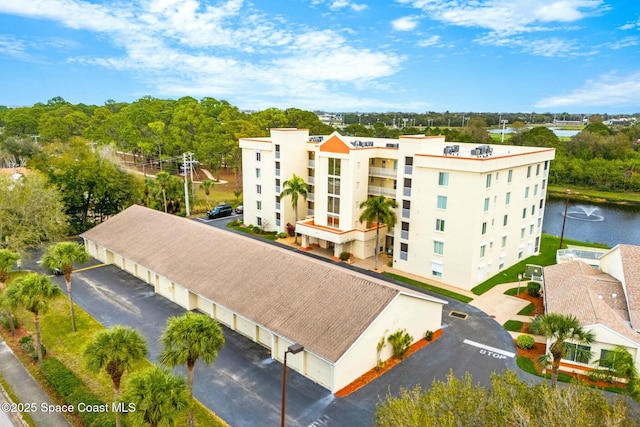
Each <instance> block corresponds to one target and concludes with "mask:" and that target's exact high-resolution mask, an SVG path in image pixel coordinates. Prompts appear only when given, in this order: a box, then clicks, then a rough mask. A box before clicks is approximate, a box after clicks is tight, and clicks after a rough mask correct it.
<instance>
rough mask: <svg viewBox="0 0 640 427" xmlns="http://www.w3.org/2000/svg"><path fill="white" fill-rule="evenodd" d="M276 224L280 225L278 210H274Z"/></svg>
mask: <svg viewBox="0 0 640 427" xmlns="http://www.w3.org/2000/svg"><path fill="white" fill-rule="evenodd" d="M276 225H278V226H279V225H280V212H276Z"/></svg>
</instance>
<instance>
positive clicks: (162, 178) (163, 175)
mask: <svg viewBox="0 0 640 427" xmlns="http://www.w3.org/2000/svg"><path fill="white" fill-rule="evenodd" d="M156 182H157V184H158V186H159V187H160V190H161V191H162V200H163V201H164V211H165V212H168V208H169V206H168V203H167V190H168V189H169V186H170V185H171V175H169V173H168V172H158V173H157V174H156Z"/></svg>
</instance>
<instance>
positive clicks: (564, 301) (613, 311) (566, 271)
mask: <svg viewBox="0 0 640 427" xmlns="http://www.w3.org/2000/svg"><path fill="white" fill-rule="evenodd" d="M544 283H545V288H544V298H545V303H546V309H547V312H549V313H562V314H571V315H574V316H576V318H577V319H578V320H579V321H580V324H581V325H583V326H590V325H597V324H601V325H603V326H606V327H608V328H610V329H612V330H614V331H616V332H618V333H619V334H621V335H623V336H625V337H627V338H629V339H631V340H633V341H635V342H637V343H640V334H639V333H637V332H636V331H634V330H633V329H632V328H631V325H630V323H629V312H628V306H627V300H626V298H625V294H624V290H623V287H622V284H621V283H620V281H618V280H617V279H615V278H614V277H612V276H611V275H609V274H607V273H604V272H602V271H600V270H599V269H597V268H594V267H592V266H590V265H588V264H586V263H584V262H582V261H572V262H567V263H563V264H557V265H552V266H549V267H545V268H544ZM614 295H615V297H614Z"/></svg>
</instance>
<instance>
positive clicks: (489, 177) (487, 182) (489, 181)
mask: <svg viewBox="0 0 640 427" xmlns="http://www.w3.org/2000/svg"><path fill="white" fill-rule="evenodd" d="M485 187H486V188H490V187H491V174H489V175H487V179H486V184H485Z"/></svg>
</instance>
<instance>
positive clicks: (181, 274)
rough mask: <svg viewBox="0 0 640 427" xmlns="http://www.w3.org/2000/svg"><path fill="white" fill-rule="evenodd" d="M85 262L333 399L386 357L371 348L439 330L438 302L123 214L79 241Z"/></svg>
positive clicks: (268, 250)
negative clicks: (196, 318) (247, 343)
mask: <svg viewBox="0 0 640 427" xmlns="http://www.w3.org/2000/svg"><path fill="white" fill-rule="evenodd" d="M82 237H83V238H84V240H85V248H86V249H87V252H89V254H91V256H93V257H94V258H96V259H98V260H100V261H102V262H104V263H106V264H113V265H116V266H118V267H120V268H122V269H123V270H126V271H128V272H129V273H131V274H132V275H134V276H136V277H138V278H140V279H141V280H143V281H144V282H146V283H148V284H150V285H151V286H152V287H153V290H154V292H156V293H158V294H160V295H162V296H164V297H166V298H168V299H170V300H171V301H174V302H175V303H177V304H179V305H181V306H182V307H184V308H185V309H187V310H198V311H201V312H203V313H206V314H208V315H210V316H212V317H214V318H215V319H217V320H218V321H219V322H221V323H222V324H224V325H226V326H228V327H229V328H230V329H232V330H234V331H236V332H237V333H239V334H242V335H244V336H246V337H248V338H249V339H251V340H253V341H255V342H256V343H258V344H260V345H262V346H264V347H266V348H268V349H270V350H271V357H272V358H274V359H276V360H279V361H282V360H283V357H284V352H285V350H287V348H288V347H289V346H290V345H292V344H294V343H299V344H302V345H303V346H304V347H305V349H304V352H302V353H300V354H296V355H295V357H294V356H291V357H289V358H288V360H287V362H288V363H287V366H290V367H291V368H292V369H295V370H296V371H298V372H300V373H301V374H302V375H305V376H306V377H308V378H309V379H311V380H313V381H315V382H317V383H318V384H320V385H322V386H323V387H325V388H327V389H329V390H330V391H332V392H336V391H338V390H340V389H342V388H344V387H345V386H347V385H348V384H350V383H351V382H353V381H354V380H355V379H357V378H359V377H360V376H361V375H363V374H364V373H365V372H367V371H369V370H370V369H372V368H374V367H376V366H377V361H378V357H380V358H381V359H382V360H386V359H387V358H389V357H390V356H391V353H392V351H391V346H390V345H389V344H388V343H387V345H386V346H385V348H384V349H383V350H382V352H381V354H380V356H379V355H378V352H377V345H378V342H379V341H380V339H381V338H383V337H388V335H389V334H391V333H394V332H396V331H398V330H402V329H406V331H407V332H408V333H409V334H411V335H412V336H413V337H414V339H413V342H416V341H418V340H420V339H421V338H423V337H424V333H425V332H426V331H427V330H431V331H436V330H439V329H441V321H442V307H443V305H444V304H446V302H445V301H443V300H440V299H438V298H433V297H430V296H428V295H425V294H422V293H419V292H414V291H411V290H409V289H406V288H403V287H399V286H394V285H392V284H389V283H387V282H385V281H382V280H378V279H376V278H372V277H369V276H366V275H364V274H360V273H357V272H354V271H351V270H348V269H345V268H342V267H340V266H336V265H333V264H331V263H328V262H325V261H321V260H317V259H313V258H311V257H308V256H305V255H303V254H300V253H296V252H292V251H289V250H286V249H284V248H280V247H277V246H276V245H273V244H269V243H266V242H261V241H258V240H255V239H252V238H249V237H246V236H242V235H239V234H236V233H232V232H229V231H225V230H219V229H216V228H213V227H210V226H208V225H205V224H202V223H200V222H197V221H192V220H189V219H185V218H180V217H177V216H173V215H169V214H165V213H163V212H158V211H154V210H151V209H147V208H143V207H141V206H132V207H130V208H128V209H126V210H125V211H123V212H121V213H119V214H118V215H116V216H114V217H112V218H111V219H109V220H107V221H106V222H104V223H102V224H100V225H98V226H96V227H95V228H92V229H91V230H89V231H87V232H85V233H84V234H83V235H82Z"/></svg>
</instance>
